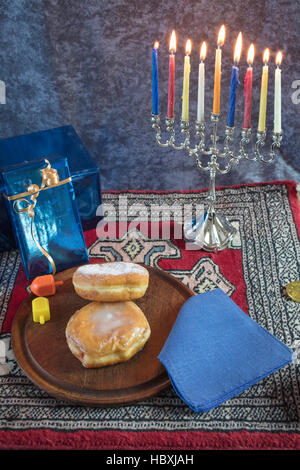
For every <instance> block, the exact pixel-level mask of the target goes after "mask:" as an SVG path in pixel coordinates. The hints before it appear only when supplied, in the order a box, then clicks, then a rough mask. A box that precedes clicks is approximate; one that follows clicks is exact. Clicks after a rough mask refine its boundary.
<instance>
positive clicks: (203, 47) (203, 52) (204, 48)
mask: <svg viewBox="0 0 300 470" xmlns="http://www.w3.org/2000/svg"><path fill="white" fill-rule="evenodd" d="M206 52H207V46H206V42H205V41H203V43H202V44H201V48H200V59H201V60H205V57H206Z"/></svg>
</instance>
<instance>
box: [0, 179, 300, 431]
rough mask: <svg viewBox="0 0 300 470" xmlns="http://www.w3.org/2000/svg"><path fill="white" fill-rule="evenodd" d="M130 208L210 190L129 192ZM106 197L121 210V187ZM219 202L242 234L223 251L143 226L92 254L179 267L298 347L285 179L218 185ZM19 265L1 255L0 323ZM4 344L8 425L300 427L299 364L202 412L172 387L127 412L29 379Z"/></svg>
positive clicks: (184, 277)
mask: <svg viewBox="0 0 300 470" xmlns="http://www.w3.org/2000/svg"><path fill="white" fill-rule="evenodd" d="M127 196H128V198H127V203H128V207H130V205H133V204H143V205H144V206H145V207H147V208H148V209H149V211H150V206H151V204H156V205H162V206H165V205H166V204H168V205H170V206H171V205H172V204H173V203H174V202H176V204H177V205H179V206H180V205H182V206H183V205H185V204H188V203H189V204H192V203H194V204H196V203H199V201H200V202H201V201H203V200H204V198H205V193H192V192H189V193H178V192H173V193H128V194H127ZM103 199H104V202H105V203H107V204H110V205H112V206H114V207H115V208H116V213H118V209H119V205H118V204H119V195H118V194H117V193H106V194H104V198H103ZM218 206H219V207H220V209H222V211H223V212H224V213H225V215H226V216H227V217H228V218H229V220H230V221H231V222H232V223H233V224H234V225H235V226H236V228H237V229H238V232H237V234H236V236H235V238H234V240H233V241H232V245H231V246H230V247H229V249H227V250H224V251H223V252H221V253H218V254H210V253H206V252H204V251H201V250H198V251H187V250H185V245H184V242H183V241H182V240H173V239H163V238H157V239H147V238H146V237H145V236H144V235H143V233H142V231H141V230H140V229H139V227H131V228H130V230H128V231H127V232H125V233H124V234H123V235H122V236H120V238H112V239H105V238H103V239H99V238H98V239H96V235H94V239H93V240H91V241H90V243H89V255H90V257H91V258H95V259H100V260H103V261H104V260H107V261H114V260H124V261H134V262H142V263H144V264H147V265H152V266H157V267H159V268H161V269H165V270H166V271H168V272H170V273H172V274H173V275H174V276H176V277H177V278H178V279H180V280H181V281H182V282H184V283H185V284H187V285H188V286H189V287H190V288H191V289H192V290H193V291H194V292H195V293H197V294H198V293H202V292H206V291H209V290H211V289H215V288H216V287H220V288H221V289H223V290H224V292H226V293H227V294H228V295H230V296H231V297H232V299H233V300H234V301H235V302H236V303H238V304H239V306H240V307H241V308H242V309H243V310H244V311H245V312H246V313H248V314H249V315H250V316H251V317H252V318H253V319H254V320H255V321H257V322H258V323H259V324H260V325H262V326H263V327H264V328H266V329H267V330H269V331H270V332H271V333H273V334H274V335H275V336H277V337H278V338H279V339H280V340H282V341H283V342H285V343H286V344H287V345H288V346H291V345H292V344H293V343H294V342H295V341H296V342H297V341H298V340H300V315H299V313H300V311H299V304H296V303H294V302H292V301H289V300H287V298H285V296H284V295H283V293H282V289H283V287H284V286H285V285H286V284H287V283H288V282H290V281H292V280H295V279H299V266H300V259H299V258H300V249H299V240H298V236H297V229H296V226H295V222H294V219H293V214H292V211H291V207H290V202H289V197H288V190H287V187H286V186H285V185H275V184H266V185H263V186H244V187H239V188H225V189H222V190H219V191H218ZM19 266H20V259H19V256H18V255H17V252H10V253H2V254H0V281H1V284H0V285H1V287H0V304H1V314H0V327H1V326H2V325H3V322H4V320H5V315H6V312H7V308H8V304H9V300H10V297H11V293H12V290H13V288H14V283H15V279H16V276H17V272H18V269H19ZM0 338H1V339H3V340H4V345H5V346H4V351H3V348H2V357H1V350H0V406H1V414H0V429H6V430H24V429H29V428H31V429H43V428H47V429H53V430H58V431H72V430H75V429H76V430H80V429H83V430H88V429H89V430H121V431H122V430H123V431H129V430H131V431H133V430H144V431H145V430H148V431H150V430H164V431H176V430H177V431H180V430H182V431H183V430H203V431H220V432H222V431H223V432H226V431H239V430H246V431H261V432H284V431H285V432H299V431H300V366H299V364H296V363H293V364H290V365H288V366H286V367H285V368H283V369H281V370H279V371H277V372H275V373H274V374H272V375H271V376H269V377H267V378H265V379H264V380H262V381H260V382H259V383H257V384H255V385H253V386H252V387H251V388H249V389H248V390H246V391H244V392H243V393H241V394H240V395H238V396H236V397H234V398H232V399H230V400H228V401H227V402H225V403H223V404H221V405H220V406H218V407H217V408H215V409H213V410H211V411H209V412H207V413H203V414H198V413H195V412H194V411H192V410H191V409H189V408H188V407H187V406H186V405H185V403H184V402H182V401H181V399H179V398H178V397H177V395H176V394H175V393H174V392H173V390H172V389H171V388H170V389H169V390H168V391H167V392H164V393H162V394H160V395H159V396H156V397H153V398H151V399H148V400H146V401H144V402H140V403H138V404H136V405H132V406H126V407H120V408H106V409H100V408H92V407H79V406H74V405H68V404H66V403H64V402H62V401H57V400H56V399H53V398H51V397H50V396H48V395H47V394H46V393H45V392H43V391H41V390H39V389H37V388H36V387H35V386H34V385H32V384H31V382H30V381H29V380H28V379H27V378H26V377H25V376H24V375H23V373H22V371H21V370H20V369H19V367H18V365H17V364H16V362H15V360H14V356H13V352H12V349H11V341H10V334H9V332H6V333H3V334H2V335H1V336H0Z"/></svg>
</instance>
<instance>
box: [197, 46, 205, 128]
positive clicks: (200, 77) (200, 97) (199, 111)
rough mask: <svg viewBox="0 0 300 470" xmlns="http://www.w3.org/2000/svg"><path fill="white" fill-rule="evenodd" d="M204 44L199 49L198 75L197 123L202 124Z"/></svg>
mask: <svg viewBox="0 0 300 470" xmlns="http://www.w3.org/2000/svg"><path fill="white" fill-rule="evenodd" d="M205 56H206V43H205V42H203V43H202V46H201V49H200V63H199V73H198V107H197V121H198V122H204V98H205V65H204V59H205Z"/></svg>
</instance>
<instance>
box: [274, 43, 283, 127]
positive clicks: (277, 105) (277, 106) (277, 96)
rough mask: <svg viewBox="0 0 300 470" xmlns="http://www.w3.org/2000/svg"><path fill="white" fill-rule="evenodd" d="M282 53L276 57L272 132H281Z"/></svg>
mask: <svg viewBox="0 0 300 470" xmlns="http://www.w3.org/2000/svg"><path fill="white" fill-rule="evenodd" d="M281 61H282V52H280V51H279V52H278V53H277V55H276V65H277V67H276V70H275V90H274V132H276V133H280V132H281V70H280V64H281Z"/></svg>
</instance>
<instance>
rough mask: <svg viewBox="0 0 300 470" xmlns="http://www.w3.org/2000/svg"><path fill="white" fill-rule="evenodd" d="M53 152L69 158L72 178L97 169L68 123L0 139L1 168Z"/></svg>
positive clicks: (5, 168) (1, 169)
mask: <svg viewBox="0 0 300 470" xmlns="http://www.w3.org/2000/svg"><path fill="white" fill-rule="evenodd" d="M52 155H53V156H54V155H62V156H64V157H66V158H68V161H69V168H70V173H71V175H72V179H73V182H75V181H76V179H79V178H81V177H82V175H83V174H89V173H98V172H99V170H98V168H97V166H96V165H95V163H94V161H93V159H92V157H91V156H90V154H89V153H88V151H87V150H86V148H85V146H84V145H83V143H82V141H81V140H80V138H79V136H78V134H77V133H76V131H75V129H74V128H73V126H71V125H68V126H62V127H56V128H54V129H48V130H43V131H37V132H33V133H31V134H24V135H20V136H16V137H10V138H8V139H3V140H0V172H2V171H4V170H7V169H9V168H11V167H14V166H15V165H18V164H20V163H24V164H25V163H29V162H31V161H35V160H40V159H41V158H43V157H47V158H49V157H50V156H52ZM70 157H72V158H70ZM1 189H2V188H0V191H1Z"/></svg>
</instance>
